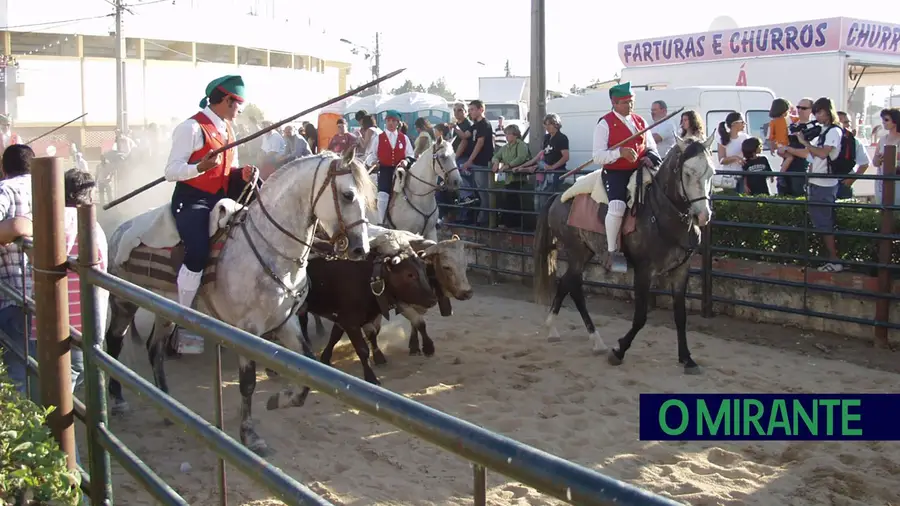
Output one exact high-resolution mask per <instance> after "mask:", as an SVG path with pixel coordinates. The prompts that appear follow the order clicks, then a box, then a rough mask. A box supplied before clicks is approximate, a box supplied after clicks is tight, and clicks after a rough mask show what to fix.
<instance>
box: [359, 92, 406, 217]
mask: <svg viewBox="0 0 900 506" xmlns="http://www.w3.org/2000/svg"><path fill="white" fill-rule="evenodd" d="M385 126H387V130H385V131H384V132H381V134H379V135H378V139H377V141H376V142H373V143H371V144H370V147H369V151H368V152H367V153H366V165H367V166H370V167H371V166H372V165H374V164H375V163H377V164H378V224H379V225H384V223H385V221H384V220H385V216H386V215H387V210H388V203H389V202H390V199H391V193H392V192H393V186H394V173H395V172H396V171H397V167H408V166H409V165H411V164H412V162H413V161H414V160H415V151H414V150H413V145H412V143H411V142H409V137H407V136H406V134H404V133H402V132H400V130H399V127H400V113H399V112H397V111H395V110H393V109H392V110H390V111H387V112H386V113H385Z"/></svg>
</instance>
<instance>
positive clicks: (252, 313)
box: [106, 150, 374, 454]
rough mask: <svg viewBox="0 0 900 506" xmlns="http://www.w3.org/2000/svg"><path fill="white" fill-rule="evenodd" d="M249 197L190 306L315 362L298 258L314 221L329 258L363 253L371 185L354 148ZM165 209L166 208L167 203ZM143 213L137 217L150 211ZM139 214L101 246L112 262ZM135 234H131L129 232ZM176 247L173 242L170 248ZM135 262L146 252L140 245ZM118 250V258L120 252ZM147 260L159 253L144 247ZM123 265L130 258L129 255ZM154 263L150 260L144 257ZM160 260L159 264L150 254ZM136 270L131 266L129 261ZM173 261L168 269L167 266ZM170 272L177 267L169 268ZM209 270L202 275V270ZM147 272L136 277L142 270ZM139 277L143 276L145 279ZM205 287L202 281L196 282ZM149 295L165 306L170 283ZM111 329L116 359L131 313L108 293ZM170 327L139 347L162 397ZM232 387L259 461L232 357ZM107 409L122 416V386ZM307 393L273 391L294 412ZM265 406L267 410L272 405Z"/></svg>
mask: <svg viewBox="0 0 900 506" xmlns="http://www.w3.org/2000/svg"><path fill="white" fill-rule="evenodd" d="M255 195H256V198H255V199H254V200H252V201H251V202H250V204H249V205H248V206H247V208H246V214H245V215H243V216H240V215H238V216H235V218H237V219H236V220H235V224H234V226H233V227H231V228H230V229H228V232H229V233H228V239H227V241H225V242H224V244H223V245H222V247H221V250H220V252H219V253H218V260H217V262H216V264H215V271H216V272H215V280H214V281H212V282H209V284H206V282H204V284H203V286H201V288H200V291H199V293H198V297H197V302H196V303H195V306H197V308H198V310H199V311H202V312H204V313H206V314H208V315H210V316H213V317H214V318H218V319H219V320H221V321H223V322H226V323H228V324H230V325H233V326H235V327H237V328H240V329H242V330H244V331H247V332H249V333H251V334H255V335H258V336H262V337H264V338H266V339H269V340H274V341H277V342H278V343H279V344H281V345H282V346H284V347H286V348H288V349H290V350H292V351H295V352H301V350H302V351H303V353H304V354H305V355H306V356H309V357H310V358H313V359H315V356H314V355H313V352H312V349H311V346H310V343H309V342H308V341H307V340H305V339H304V340H303V343H302V346H301V342H300V336H301V334H300V329H299V326H298V324H297V319H296V318H291V316H292V315H293V314H294V313H295V312H296V311H297V310H298V309H299V308H300V306H301V305H302V304H303V302H304V301H305V300H306V295H307V293H309V285H308V283H309V281H308V278H307V276H306V260H307V257H308V256H309V253H310V248H311V246H310V245H311V244H312V240H313V234H314V231H315V229H316V224H317V223H318V224H319V225H320V226H321V227H322V228H323V229H324V231H325V232H326V233H327V234H328V235H329V236H330V237H332V238H333V240H332V244H333V245H334V247H335V251H337V252H339V253H341V254H342V256H343V257H345V258H348V259H351V260H360V259H363V258H365V257H366V255H367V254H368V252H369V237H368V221H367V220H366V214H367V209H371V208H373V203H374V188H373V185H372V183H371V181H370V179H369V177H368V175H367V174H366V172H365V169H364V167H363V165H362V164H361V163H359V162H358V161H356V160H354V158H353V150H347V155H345V156H343V157H341V156H339V155H336V154H334V153H330V152H326V153H323V154H321V155H317V156H311V157H304V158H300V159H297V160H294V161H292V162H290V163H288V164H286V165H284V166H282V167H281V168H279V169H278V170H277V171H276V172H274V173H273V174H272V175H271V176H269V178H268V179H267V180H266V182H265V183H264V184H263V185H262V187H261V188H260V189H259V190H258V192H256V194H255ZM165 207H166V211H168V205H167V206H165ZM152 212H154V211H150V212H148V213H145V214H149V213H152ZM140 219H141V216H138V217H135V218H132V219H131V220H129V221H127V222H125V223H123V224H122V225H120V226H119V228H117V229H116V231H115V232H114V233H113V234H112V236H111V237H110V240H109V250H110V258H113V259H115V258H117V254H118V253H119V250H120V248H128V247H134V245H135V244H134V243H133V242H128V243H126V244H123V236H126V232H127V231H128V230H129V229H131V228H132V227H134V226H135V222H136V221H137V220H140ZM133 234H134V233H133V232H132V235H133ZM172 246H174V244H173V245H172ZM141 248H142V251H143V255H145V257H146V256H147V255H148V253H147V252H146V251H147V247H146V246H141ZM122 251H123V256H124V253H125V251H124V250H122ZM149 251H150V253H149V254H150V255H152V254H154V251H155V252H157V254H164V253H165V250H159V249H157V250H149ZM130 255H131V258H129V261H131V259H133V258H135V252H134V251H131V252H130ZM150 258H151V259H152V258H153V257H152V256H151V257H150ZM156 258H159V257H156ZM135 263H137V261H135ZM174 263H175V262H172V264H174ZM126 265H128V264H127V263H123V264H122V265H116V262H115V261H113V262H111V265H110V267H109V272H110V274H113V275H115V276H118V277H120V278H122V279H125V280H128V281H132V282H136V281H135V278H136V277H139V275H138V274H137V273H136V271H135V269H134V268H133V267H132V268H131V269H126V268H125V267H124V266H126ZM172 267H173V269H174V270H173V271H169V272H170V273H171V272H177V269H178V267H175V266H174V265H172ZM210 269H211V268H210V267H207V271H206V272H207V274H208V273H209V272H210ZM149 270H150V268H149V267H148V268H147V269H146V270H145V271H144V273H146V272H149ZM144 279H146V278H144ZM204 281H206V280H204ZM152 289H153V291H155V292H156V293H159V294H161V295H163V296H166V297H168V298H171V299H175V298H176V294H177V292H176V286H175V284H174V283H172V284H171V286H168V285H166V286H165V288H163V286H162V285H156V286H154V287H153V288H152ZM110 307H111V314H112V318H111V320H112V321H111V323H110V326H109V329H108V330H107V333H106V342H107V343H108V350H109V353H110V354H111V355H112V356H113V357H116V358H118V356H119V353H120V352H121V350H122V344H123V339H124V337H125V334H126V332H127V330H128V327H129V325H130V324H131V323H132V320H133V317H134V314H135V312H136V311H137V306H135V305H134V304H132V303H130V302H128V301H125V300H122V299H119V298H117V297H115V296H113V295H110ZM173 331H174V325H173V324H172V323H171V322H169V321H166V320H165V319H163V318H160V317H157V318H156V321H155V324H154V330H153V332H152V334H151V336H150V339H149V341H148V344H147V349H148V354H149V357H150V363H151V365H152V367H153V377H154V381H155V382H156V385H157V386H158V387H159V388H160V389H161V390H163V391H164V392H168V385H167V383H166V376H165V371H164V368H163V363H164V357H165V344H166V341H167V338H168V337H169V335H170V334H171V333H172V332H173ZM239 364H240V371H239V384H240V392H241V397H242V402H241V428H240V437H241V442H242V443H243V444H244V445H245V446H246V447H247V448H249V449H251V450H252V451H254V452H256V453H259V454H264V453H266V451H267V450H268V446H267V445H266V442H265V440H263V439H262V438H261V437H259V436H258V435H257V433H256V431H255V430H254V424H253V420H252V417H251V398H252V395H253V391H254V389H255V387H256V363H255V362H254V361H252V360H247V359H245V358H244V357H240V361H239ZM109 391H110V397H111V398H112V401H113V402H112V407H113V409H114V410H115V411H117V412H122V411H125V410H127V409H128V406H127V403H126V402H125V401H124V399H123V398H122V387H121V385H120V384H119V383H118V382H117V381H115V380H112V379H111V380H110V386H109ZM308 394H309V387H306V386H304V387H303V388H302V389H301V390H300V392H299V393H297V392H294V391H292V390H288V391H287V392H281V393H280V395H279V393H276V394H274V395H273V398H276V399H277V398H282V399H289V404H290V405H293V406H301V405H303V403H304V402H305V400H306V396H307V395H308ZM277 404H278V403H277V401H276V403H275V406H273V405H272V402H271V399H270V403H269V405H268V408H269V409H274V408H275V407H278V405H277Z"/></svg>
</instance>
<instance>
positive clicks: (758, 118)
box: [745, 111, 770, 144]
mask: <svg viewBox="0 0 900 506" xmlns="http://www.w3.org/2000/svg"><path fill="white" fill-rule="evenodd" d="M745 119H746V121H747V135H749V136H751V137H759V138H760V140H762V141H763V144H765V143H766V139H768V138H769V120H770V118H769V111H747V115H746V118H745Z"/></svg>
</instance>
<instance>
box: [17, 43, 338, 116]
mask: <svg viewBox="0 0 900 506" xmlns="http://www.w3.org/2000/svg"><path fill="white" fill-rule="evenodd" d="M19 62H20V63H19V65H20V67H19V80H20V82H24V83H25V96H22V97H19V99H18V117H17V118H16V122H17V123H18V124H21V125H27V124H29V123H63V122H65V121H68V120H70V119H72V118H74V117H76V116H78V115H79V114H81V113H82V108H81V75H80V62H79V61H78V60H77V59H49V58H41V59H28V58H27V57H26V58H23V59H21V60H19ZM145 65H146V66H145ZM226 74H240V75H241V76H242V77H243V78H244V82H245V83H246V85H247V92H248V103H252V104H256V105H257V106H258V107H259V108H260V109H262V111H263V113H264V114H265V116H266V118H271V119H273V120H278V119H281V118H284V117H287V116H290V115H292V114H296V113H297V112H300V111H301V110H303V109H306V108H309V107H310V106H312V105H315V104H317V103H319V102H323V101H325V100H327V99H329V98H331V97H333V96H336V95H337V94H338V76H337V74H336V73H329V74H320V73H318V72H310V71H306V70H291V69H282V68H271V69H269V68H267V67H259V66H253V65H242V66H236V65H231V64H221V63H197V64H196V66H195V65H194V64H193V63H190V62H171V61H159V60H146V61H145V62H143V63H142V62H141V61H139V60H128V61H126V68H125V79H126V99H127V110H128V120H129V123H130V124H131V125H133V126H136V125H141V124H143V123H145V122H146V123H151V122H156V123H168V122H170V121H171V120H172V119H173V118H174V119H176V120H178V121H180V120H182V119H184V118H186V117H187V116H189V115H190V114H192V112H193V111H196V110H197V108H198V106H199V102H200V99H202V98H203V94H204V91H205V89H206V85H207V84H208V83H209V82H210V81H211V80H213V79H215V78H217V77H220V76H223V75H226ZM115 77H116V67H115V60H112V59H85V61H84V85H85V86H84V88H85V97H84V99H85V104H84V111H83V112H87V113H88V116H87V117H86V118H85V119H86V121H87V122H88V124H108V125H113V124H115V123H116V84H115V83H116V81H115ZM315 117H316V115H315V114H311V115H309V116H308V117H307V118H304V119H312V118H315Z"/></svg>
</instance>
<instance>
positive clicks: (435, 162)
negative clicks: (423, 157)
mask: <svg viewBox="0 0 900 506" xmlns="http://www.w3.org/2000/svg"><path fill="white" fill-rule="evenodd" d="M439 142H447V141H445V140H443V139H441V141H439ZM437 147H438V142H437V141H436V142H435V143H434V144H432V145H431V171H432V172H433V173H435V174H438V171H437V168H438V167H440V169H441V172H440V174H438V175H441V176H443V177H442V178H441V179H443V182H442V183H441V184H439V185H438V184H434V183H432V182H430V181H425V180H424V179H422V178H420V177H419V176H416V175H415V174H413V173H412V172H409V171H407V174H408V175H409V176H410V177H412V178H413V179H415V180H416V181H419V182H421V183H424V184H425V185H426V186H428V187H430V188H431V190H429V191H428V192H426V193H422V194H419V193H415V192H412V191H410V193H412V194H413V195H415V196H416V197H427V196H429V195H431V194H432V193H434V192H436V191H446V190H447V179H448V178H449V177H450V174H453V171H456V170H459V167H457V166H456V165H454V166H453V168H451V169H449V170H448V169H445V168H444V164H442V163H438V158H439V157H440V155H439V154H438V152H437ZM403 191H404V192H406V185H404V188H403Z"/></svg>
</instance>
